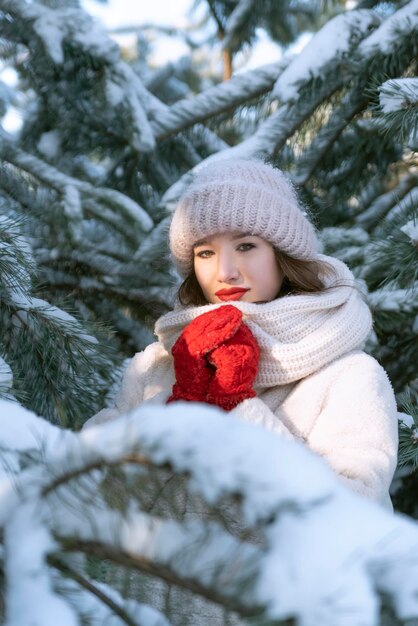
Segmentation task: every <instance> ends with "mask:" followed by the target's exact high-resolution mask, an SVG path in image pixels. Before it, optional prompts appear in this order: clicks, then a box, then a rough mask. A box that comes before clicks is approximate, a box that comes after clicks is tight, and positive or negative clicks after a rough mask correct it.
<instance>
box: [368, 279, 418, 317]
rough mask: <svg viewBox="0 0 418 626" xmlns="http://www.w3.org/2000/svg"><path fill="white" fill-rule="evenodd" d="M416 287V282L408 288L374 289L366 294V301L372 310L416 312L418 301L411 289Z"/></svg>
mask: <svg viewBox="0 0 418 626" xmlns="http://www.w3.org/2000/svg"><path fill="white" fill-rule="evenodd" d="M414 288H415V289H416V288H418V283H417V282H415V285H412V286H411V288H409V289H387V288H384V287H383V288H382V289H376V290H375V291H373V292H371V293H370V294H368V297H367V298H368V302H369V305H370V308H371V309H372V311H375V312H377V311H379V312H382V311H385V312H393V313H415V314H418V302H417V300H416V298H414V293H413V290H414Z"/></svg>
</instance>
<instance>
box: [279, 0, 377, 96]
mask: <svg viewBox="0 0 418 626" xmlns="http://www.w3.org/2000/svg"><path fill="white" fill-rule="evenodd" d="M376 19H377V18H376V14H375V13H373V12H372V11H367V10H365V9H360V10H357V11H349V12H347V13H342V14H340V15H337V16H336V17H334V18H333V19H332V20H330V21H329V22H327V23H326V24H325V25H324V26H323V27H322V28H321V30H320V31H319V32H318V33H316V34H315V35H314V36H313V37H312V39H311V40H310V41H309V43H308V44H307V45H306V46H305V48H304V49H303V50H302V52H300V53H299V54H298V55H297V56H296V57H295V59H294V60H293V61H292V62H291V63H290V65H289V66H288V67H287V68H286V69H285V71H284V72H283V73H282V74H281V75H280V77H279V78H278V80H277V82H276V84H275V86H274V89H273V91H272V94H271V96H272V98H279V100H280V101H281V102H289V101H292V100H295V99H296V98H297V96H298V91H299V87H300V86H301V85H302V84H303V83H305V82H307V81H308V80H310V79H313V78H316V77H318V76H321V75H322V74H323V71H324V67H325V66H326V65H327V64H331V63H332V64H333V65H336V63H337V62H338V60H342V59H343V58H344V56H346V55H348V54H349V53H350V51H351V50H352V48H353V33H354V34H355V36H356V38H359V37H360V36H361V35H362V36H363V37H364V36H366V35H367V33H368V32H369V30H370V28H372V27H373V26H376Z"/></svg>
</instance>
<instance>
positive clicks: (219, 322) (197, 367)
mask: <svg viewBox="0 0 418 626" xmlns="http://www.w3.org/2000/svg"><path fill="white" fill-rule="evenodd" d="M241 322H242V313H241V311H239V310H238V309H237V308H236V307H233V306H231V305H226V306H223V307H220V308H219V309H215V310H212V311H207V312H206V313H202V315H199V316H198V317H196V318H195V319H194V320H192V321H191V322H190V324H188V325H187V326H186V328H185V329H184V330H183V332H182V333H181V335H180V336H179V338H178V339H177V341H176V343H175V344H174V346H173V348H172V350H171V353H172V355H173V358H174V373H175V376H176V382H175V384H174V386H173V392H172V395H171V396H170V397H169V399H168V400H167V402H174V401H176V400H188V401H191V402H193V401H194V402H206V396H207V393H208V389H209V382H210V380H211V378H212V376H213V373H214V369H213V367H212V366H211V365H210V364H209V362H208V360H207V359H206V358H205V357H206V355H207V354H208V353H209V352H210V351H211V350H213V349H214V348H216V347H217V346H219V345H220V344H221V343H222V342H223V341H226V340H227V339H229V338H230V337H232V336H233V335H234V334H235V333H236V332H237V330H238V328H239V326H240V324H241Z"/></svg>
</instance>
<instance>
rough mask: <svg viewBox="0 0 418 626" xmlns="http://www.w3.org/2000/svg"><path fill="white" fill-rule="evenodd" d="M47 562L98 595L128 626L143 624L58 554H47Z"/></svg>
mask: <svg viewBox="0 0 418 626" xmlns="http://www.w3.org/2000/svg"><path fill="white" fill-rule="evenodd" d="M47 563H48V565H51V566H52V567H54V568H55V569H56V570H58V571H59V572H61V573H62V574H63V575H64V576H67V577H69V578H71V580H73V581H75V582H76V583H77V584H78V585H80V587H82V588H83V589H85V590H86V591H88V592H89V593H91V594H93V595H94V596H96V598H98V600H100V601H101V602H103V604H105V605H106V606H108V607H109V609H110V610H111V611H112V613H114V614H115V615H117V616H118V617H120V619H121V620H122V621H123V622H124V623H125V624H128V626H141V623H140V622H138V621H137V620H133V619H132V617H131V616H130V615H129V613H128V612H127V611H125V609H124V608H123V607H122V606H120V605H119V604H117V603H116V602H114V601H113V600H112V598H110V597H109V596H108V595H106V594H105V593H104V592H103V591H102V590H101V589H99V587H97V585H94V584H93V583H92V582H91V581H90V580H88V578H86V577H85V576H82V575H81V574H79V572H77V571H75V570H74V569H73V568H72V567H70V566H69V565H68V564H67V563H65V562H64V561H63V560H62V559H60V558H59V557H58V556H57V555H54V554H49V555H48V556H47Z"/></svg>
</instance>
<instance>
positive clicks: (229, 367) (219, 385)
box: [206, 323, 260, 411]
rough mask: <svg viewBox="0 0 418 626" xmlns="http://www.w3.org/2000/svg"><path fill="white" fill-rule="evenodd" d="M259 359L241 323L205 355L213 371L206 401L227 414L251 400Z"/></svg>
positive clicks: (250, 335)
mask: <svg viewBox="0 0 418 626" xmlns="http://www.w3.org/2000/svg"><path fill="white" fill-rule="evenodd" d="M259 358H260V349H259V347H258V343H257V341H256V339H255V337H254V335H253V334H252V332H251V331H250V329H249V328H248V326H246V325H245V324H244V323H242V324H241V326H240V327H239V329H238V330H237V332H236V333H235V335H234V336H233V337H231V338H230V339H227V340H226V341H225V342H224V343H223V344H222V345H220V346H219V347H218V348H215V349H214V350H212V351H211V352H210V353H209V355H208V360H209V362H210V363H212V365H214V367H215V368H216V370H215V373H214V375H213V377H212V378H211V380H210V382H209V391H208V394H207V397H206V402H208V403H209V404H216V405H217V406H219V407H221V408H222V409H224V410H225V411H230V410H231V409H233V408H234V407H236V406H237V404H239V403H240V402H242V401H243V400H245V399H246V398H254V397H255V395H256V393H255V391H254V389H253V384H254V380H255V377H256V376H257V366H258V361H259Z"/></svg>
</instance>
